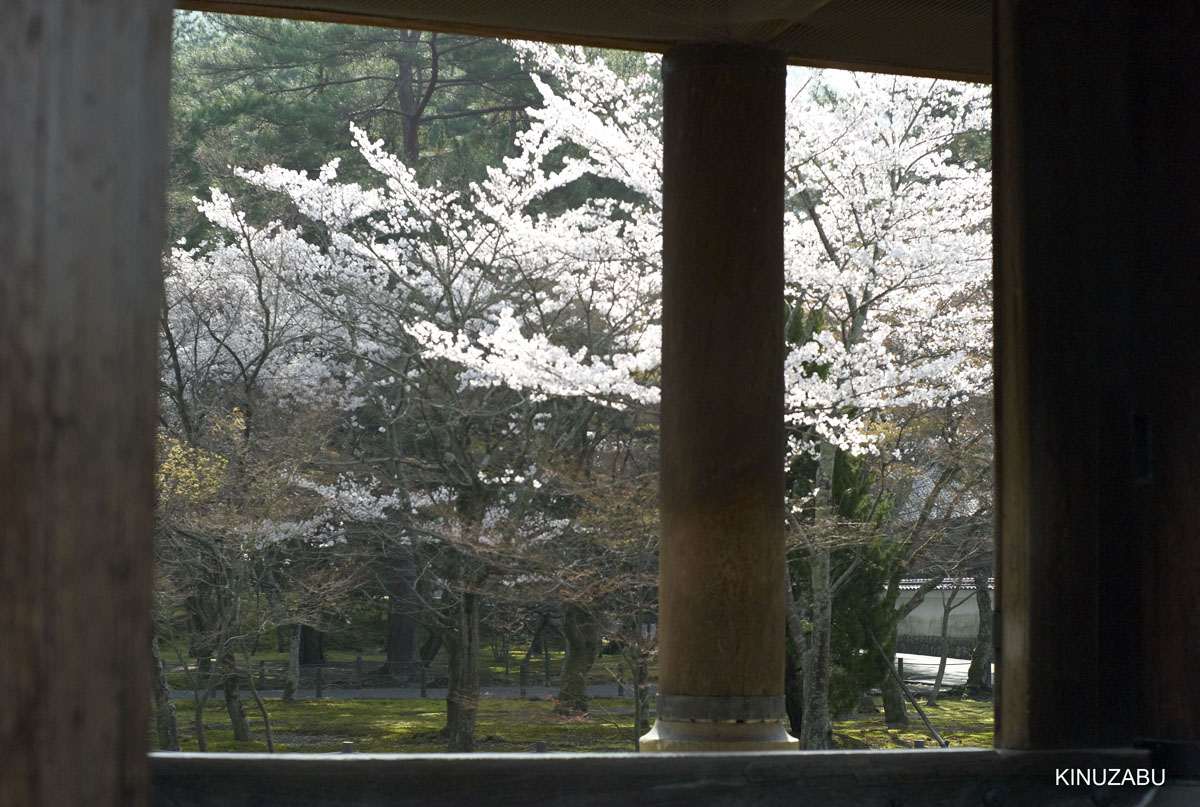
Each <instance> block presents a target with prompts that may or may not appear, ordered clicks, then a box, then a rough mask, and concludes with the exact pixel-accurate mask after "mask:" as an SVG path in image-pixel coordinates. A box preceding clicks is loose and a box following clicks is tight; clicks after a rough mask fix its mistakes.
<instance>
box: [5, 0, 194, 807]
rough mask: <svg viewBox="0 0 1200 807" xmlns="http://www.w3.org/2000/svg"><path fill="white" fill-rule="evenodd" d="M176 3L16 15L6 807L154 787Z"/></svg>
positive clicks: (11, 49)
mask: <svg viewBox="0 0 1200 807" xmlns="http://www.w3.org/2000/svg"><path fill="white" fill-rule="evenodd" d="M170 25H171V4H170V3H168V2H164V1H163V0H131V1H130V2H128V3H122V4H121V6H120V8H119V9H117V8H116V7H114V6H111V5H107V4H96V3H84V2H77V1H75V0H40V1H39V2H4V3H0V108H2V109H3V110H4V112H3V114H0V155H2V156H0V644H2V645H3V647H4V652H3V653H2V654H0V692H2V693H3V695H0V698H2V699H3V704H4V705H3V707H2V708H0V748H2V749H4V750H3V753H2V754H0V804H2V805H51V804H56V805H57V804H63V805H81V804H87V805H90V806H91V807H102V806H105V805H111V807H117V805H128V804H141V803H144V802H145V800H146V797H147V782H146V779H147V773H148V767H147V760H146V752H147V751H148V750H149V734H148V732H147V726H148V725H149V712H148V709H149V703H150V699H149V697H147V696H148V693H149V691H150V690H149V689H148V687H149V685H150V679H149V675H150V665H149V663H148V661H149V652H150V580H151V558H152V551H151V548H152V544H151V530H152V515H151V510H150V503H151V501H152V499H153V478H154V477H153V472H154V435H155V405H156V393H157V366H156V365H157V360H156V359H157V352H158V351H157V314H158V305H159V298H160V283H161V280H160V275H161V270H160V265H159V257H160V250H161V248H162V242H163V213H164V209H165V201H164V187H165V185H164V178H165V176H166V158H167V147H166V122H167V100H168V93H167V90H168V82H167V77H168V74H169V59H168V57H169V52H170Z"/></svg>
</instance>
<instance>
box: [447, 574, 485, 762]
mask: <svg viewBox="0 0 1200 807" xmlns="http://www.w3.org/2000/svg"><path fill="white" fill-rule="evenodd" d="M456 610H457V611H458V613H457V614H456V617H457V619H456V621H457V625H456V627H455V629H454V630H452V631H447V632H446V634H447V635H446V651H447V654H448V655H449V657H450V682H449V686H448V688H447V690H446V736H447V750H448V751H451V752H455V751H458V752H466V751H474V750H475V713H476V711H477V710H478V709H479V595H478V594H471V593H468V592H464V593H463V595H462V600H461V601H460V602H459V604H458V606H457V608H456Z"/></svg>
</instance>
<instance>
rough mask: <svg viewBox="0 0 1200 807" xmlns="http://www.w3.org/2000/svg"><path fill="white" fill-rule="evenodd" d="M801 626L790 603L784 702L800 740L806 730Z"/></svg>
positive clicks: (797, 612) (796, 612) (792, 731)
mask: <svg viewBox="0 0 1200 807" xmlns="http://www.w3.org/2000/svg"><path fill="white" fill-rule="evenodd" d="M794 625H795V626H798V625H800V614H799V611H798V609H797V606H796V603H795V602H794V601H789V602H788V620H787V630H786V636H785V641H786V642H787V653H786V654H785V656H784V657H785V658H786V659H787V666H786V667H784V670H783V699H784V700H783V702H784V708H785V709H786V710H787V716H788V726H789V730H790V733H791V735H792V736H793V737H797V738H799V737H800V736H801V734H802V733H803V732H802V729H803V728H804V677H803V676H804V671H803V666H804V665H803V660H804V634H803V632H802V629H800V628H797V627H793V626H794Z"/></svg>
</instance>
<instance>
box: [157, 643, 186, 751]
mask: <svg viewBox="0 0 1200 807" xmlns="http://www.w3.org/2000/svg"><path fill="white" fill-rule="evenodd" d="M150 654H151V658H152V661H153V667H152V669H151V678H150V681H151V685H152V686H153V688H154V731H155V734H156V736H157V739H158V750H160V751H178V750H179V716H178V715H177V714H176V713H175V701H174V699H173V698H172V697H171V688H170V687H169V686H168V685H167V676H166V671H165V670H164V669H163V660H162V653H160V652H159V649H158V636H155V637H153V639H151V641H150Z"/></svg>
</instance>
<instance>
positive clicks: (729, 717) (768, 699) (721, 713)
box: [657, 695, 787, 723]
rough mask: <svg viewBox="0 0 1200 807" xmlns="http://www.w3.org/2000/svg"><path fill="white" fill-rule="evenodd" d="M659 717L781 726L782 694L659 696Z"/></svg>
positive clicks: (785, 717)
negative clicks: (775, 724)
mask: <svg viewBox="0 0 1200 807" xmlns="http://www.w3.org/2000/svg"><path fill="white" fill-rule="evenodd" d="M657 706H658V716H659V717H661V718H662V719H663V720H674V721H678V722H686V723H782V722H783V721H784V720H786V719H787V710H786V708H785V706H784V700H783V696H782V695H759V696H745V695H725V696H719V695H659V696H658V704H657Z"/></svg>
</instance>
